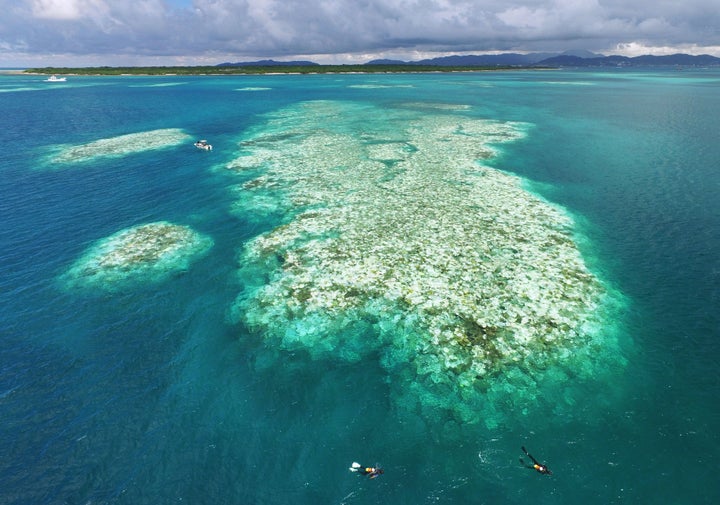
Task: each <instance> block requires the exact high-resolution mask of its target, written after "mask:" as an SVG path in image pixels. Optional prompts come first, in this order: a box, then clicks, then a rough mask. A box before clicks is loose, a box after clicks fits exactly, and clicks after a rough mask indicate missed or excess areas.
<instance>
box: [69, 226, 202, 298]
mask: <svg viewBox="0 0 720 505" xmlns="http://www.w3.org/2000/svg"><path fill="white" fill-rule="evenodd" d="M210 247H212V240H211V239H210V238H208V237H204V236H202V235H200V234H198V233H196V232H194V231H193V230H192V229H190V228H188V227H186V226H180V225H176V224H172V223H168V222H165V221H158V222H154V223H148V224H143V225H140V226H135V227H133V228H129V229H126V230H122V231H120V232H118V233H115V234H114V235H111V236H109V237H107V238H105V239H103V240H100V241H98V242H97V243H95V244H94V245H93V246H92V247H90V249H89V250H88V251H87V252H86V253H85V254H84V255H83V256H82V257H81V258H80V259H78V260H77V261H76V262H75V263H74V264H73V265H72V266H71V268H70V269H69V270H68V271H67V273H66V274H65V275H64V276H63V280H64V281H65V284H66V286H67V287H69V288H75V287H99V288H103V289H106V290H114V289H119V288H121V287H124V286H125V285H126V284H127V283H128V282H129V281H141V282H143V283H146V282H157V281H160V280H163V279H165V278H166V277H167V276H168V275H169V274H171V273H173V272H178V271H182V270H186V269H187V268H188V267H189V265H190V263H191V262H192V261H194V260H196V259H197V258H198V257H200V256H202V255H203V254H205V253H206V252H207V251H208V250H209V249H210Z"/></svg>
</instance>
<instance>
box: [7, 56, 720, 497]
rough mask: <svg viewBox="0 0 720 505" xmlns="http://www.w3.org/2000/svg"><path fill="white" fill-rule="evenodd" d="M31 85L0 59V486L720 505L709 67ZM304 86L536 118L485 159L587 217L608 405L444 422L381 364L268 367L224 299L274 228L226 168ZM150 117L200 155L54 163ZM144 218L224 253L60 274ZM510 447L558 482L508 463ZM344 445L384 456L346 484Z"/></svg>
mask: <svg viewBox="0 0 720 505" xmlns="http://www.w3.org/2000/svg"><path fill="white" fill-rule="evenodd" d="M41 80H42V79H41V78H39V77H32V76H0V111H1V112H2V114H0V131H2V132H3V138H4V143H5V149H3V150H2V151H1V152H0V339H2V340H1V341H0V418H1V419H2V424H0V440H2V443H1V444H0V502H2V503H12V504H15V503H17V504H20V503H70V504H75V503H77V504H87V503H128V504H142V503H148V504H149V503H153V504H156V503H171V502H173V503H174V502H183V503H194V504H195V503H197V504H200V503H213V504H224V503H227V504H286V503H294V504H305V503H307V504H316V503H337V504H339V503H348V504H350V503H358V504H360V503H392V504H420V503H458V504H460V503H462V504H465V503H468V504H470V503H487V504H491V503H507V504H514V503H518V504H519V503H527V502H528V501H532V502H534V503H538V504H551V503H586V504H595V503H597V504H607V503H651V502H655V503H713V502H716V501H717V500H718V499H720V486H718V485H717V462H718V461H720V443H719V442H720V440H719V437H718V430H719V429H720V407H718V398H720V365H718V358H719V357H720V311H719V310H718V307H720V197H719V196H718V195H720V142H718V140H719V139H718V131H720V94H718V92H717V90H718V89H719V87H720V72H718V71H716V70H686V71H682V72H678V71H675V70H673V71H670V70H667V71H661V70H657V71H641V72H631V71H627V70H618V71H607V72H591V71H578V72H565V71H562V72H561V71H551V72H542V71H537V72H497V73H481V74H476V73H467V74H466V73H463V74H450V75H440V74H438V75H435V74H433V75H325V76H322V75H315V76H258V77H222V78H215V77H182V78H181V77H162V78H161V77H155V78H149V77H148V78H144V77H118V78H110V77H104V78H92V77H71V78H69V80H68V82H67V83H66V84H62V85H55V84H54V85H49V84H47V83H43V82H41ZM157 84H177V85H172V86H155V85H157ZM357 85H361V86H360V87H357ZM362 85H372V86H369V87H368V86H362ZM376 85H382V86H383V87H377V86H376ZM373 86H374V87H373ZM242 88H246V90H244V91H238V90H239V89H242ZM247 88H269V89H256V90H250V89H247ZM308 100H349V101H359V102H371V103H374V104H379V105H381V106H382V105H387V106H391V105H393V104H397V103H401V102H403V103H419V104H422V103H424V102H427V103H441V102H442V103H455V104H462V105H470V106H471V107H472V111H473V112H472V114H475V115H477V116H478V117H484V118H492V119H499V120H511V121H521V122H524V123H529V124H531V125H532V127H531V128H530V129H529V131H528V136H527V138H525V139H523V140H522V141H518V142H514V143H511V144H505V145H503V147H502V155H501V156H500V157H499V158H497V159H495V160H492V164H493V166H495V167H497V168H500V169H502V170H506V171H509V172H512V173H515V174H518V175H520V176H523V177H525V178H526V179H527V180H528V181H529V187H530V188H531V189H533V190H534V191H537V192H538V193H539V194H541V195H542V196H544V197H545V198H546V199H548V200H550V201H552V202H554V203H557V204H559V205H561V206H563V207H564V208H566V209H567V210H568V211H569V212H570V213H571V214H572V215H574V216H576V218H577V223H578V234H579V239H578V240H580V247H581V250H582V252H583V254H584V256H585V259H586V261H587V263H588V264H589V265H590V268H591V269H592V270H593V271H594V272H595V273H596V274H597V275H598V276H599V277H601V278H602V279H603V280H605V281H606V282H608V283H609V284H611V285H613V286H614V287H615V288H616V289H618V290H619V291H620V292H622V293H623V294H624V296H625V297H626V299H627V300H628V304H627V307H626V310H625V311H624V313H623V314H622V321H619V322H618V323H617V325H616V326H615V327H614V328H613V329H614V330H617V329H618V328H619V329H620V331H621V332H622V335H621V344H622V348H623V352H624V353H625V357H626V359H627V366H626V367H625V369H623V370H620V371H618V372H617V375H616V376H615V377H613V379H612V380H611V381H610V382H609V383H608V384H607V388H608V390H609V391H608V392H609V394H608V398H611V399H612V400H611V401H608V400H607V399H605V400H604V401H603V403H602V408H596V405H597V403H598V398H597V396H596V394H595V392H596V390H595V389H593V388H589V389H588V394H587V396H586V398H585V400H584V402H578V403H577V405H576V407H577V411H576V412H574V413H573V415H572V416H571V417H567V416H566V417H564V418H563V417H561V416H555V415H553V411H552V409H550V410H548V411H546V412H545V413H544V414H545V415H539V416H538V417H537V418H536V419H534V420H532V422H531V423H530V425H528V424H527V423H513V422H512V421H511V420H509V421H508V422H507V423H506V424H505V425H501V426H499V427H498V428H496V429H488V428H485V427H482V426H466V427H461V429H456V428H452V427H451V428H447V429H446V428H444V427H443V426H444V420H443V419H431V420H419V419H408V418H406V417H403V416H401V415H398V414H397V412H396V408H395V406H394V405H393V403H392V401H391V398H390V396H389V392H388V391H389V386H388V384H387V378H386V375H385V374H384V373H383V371H382V370H381V369H380V368H379V367H378V365H377V363H376V362H360V363H346V362H341V361H338V362H333V361H329V362H328V361H324V362H322V363H320V364H318V363H308V361H307V357H304V356H303V355H301V354H295V353H287V355H282V366H278V361H277V360H276V359H271V358H268V357H267V355H268V353H269V352H270V351H271V350H268V349H267V348H266V345H265V344H264V342H263V340H262V336H260V335H250V334H248V333H247V331H246V330H245V329H244V328H243V327H242V326H241V325H238V324H235V323H233V322H232V321H233V320H232V318H230V317H229V310H230V307H231V304H232V303H233V300H234V299H235V297H236V296H237V293H238V290H239V287H238V286H239V284H240V280H239V279H238V278H237V273H236V272H237V267H238V265H237V261H238V251H239V248H240V247H241V246H242V244H243V243H244V242H245V241H247V240H249V239H251V238H252V237H255V236H257V235H258V234H259V233H262V232H263V231H265V230H267V229H270V228H271V227H273V226H276V225H277V224H278V223H273V222H271V221H269V220H268V221H265V222H263V221H258V220H257V219H252V216H243V215H242V214H239V213H237V212H232V211H231V208H232V204H233V200H234V198H235V196H233V194H232V191H231V190H230V189H231V188H232V186H234V185H236V184H237V183H238V180H237V178H236V177H235V176H233V175H231V174H229V173H228V172H227V171H226V170H225V169H224V167H225V166H226V165H227V163H229V162H231V161H232V160H233V159H234V158H235V157H236V156H237V152H238V146H239V143H240V142H241V141H242V139H243V136H244V135H245V134H246V132H247V131H248V130H249V129H251V128H253V127H255V126H256V125H257V124H259V123H261V122H262V121H263V119H262V118H263V116H262V115H263V114H265V113H269V112H273V111H276V110H279V109H281V108H283V107H286V106H288V105H292V104H295V103H298V102H302V101H308ZM161 128H181V129H183V130H184V131H185V132H187V133H188V134H189V135H191V136H192V137H197V138H200V137H202V138H207V139H209V140H210V141H211V142H212V143H213V144H214V145H215V149H214V150H213V151H212V152H210V153H205V152H200V151H198V150H196V149H195V148H194V147H192V145H191V143H190V144H182V145H176V146H171V147H168V148H167V149H161V150H154V151H146V152H137V153H130V154H126V155H124V156H122V157H115V158H109V157H106V158H97V159H94V160H92V161H89V162H86V163H79V164H74V165H68V166H50V165H48V163H47V156H48V153H49V152H50V151H51V148H53V147H54V146H58V145H60V144H72V145H78V144H83V143H87V142H92V141H94V140H97V139H102V138H110V137H116V136H119V135H124V134H127V133H134V132H142V131H150V130H154V129H161ZM158 220H168V221H172V222H176V223H180V224H184V225H188V226H191V227H192V228H193V229H195V230H196V231H198V232H200V233H203V234H206V235H208V236H211V237H212V238H213V240H214V243H215V245H214V247H213V248H212V250H211V251H210V253H209V254H208V255H206V256H204V257H203V258H201V259H199V260H198V261H196V262H195V263H193V265H192V266H191V268H189V269H187V271H184V272H180V273H177V274H176V275H174V276H172V277H171V278H170V279H167V280H166V281H164V282H162V283H160V284H143V283H141V282H140V283H137V285H136V286H135V287H134V288H133V289H127V290H124V291H122V292H113V293H102V292H68V291H66V290H64V289H62V286H61V285H60V283H59V282H58V278H59V277H60V275H61V274H62V273H63V272H64V271H65V270H66V269H67V268H68V266H69V265H70V264H72V262H73V261H75V260H76V259H77V258H78V257H79V256H80V255H82V253H83V252H84V251H85V250H86V248H87V247H88V246H89V245H90V244H92V243H93V242H94V241H96V240H98V239H101V238H103V237H107V236H109V235H111V234H113V233H115V232H117V231H118V230H121V229H124V228H128V227H130V226H134V225H137V224H141V223H146V222H150V221H158ZM609 324H610V323H609ZM544 401H545V402H546V403H547V404H550V405H552V398H546V399H544ZM521 445H525V446H527V448H528V449H529V450H530V452H532V453H534V455H535V456H537V457H538V458H541V459H543V460H544V461H546V462H547V463H548V464H549V466H550V467H551V468H552V469H553V471H554V475H553V476H552V477H549V478H548V477H543V476H540V475H538V474H535V473H534V472H531V471H528V470H526V469H524V468H522V467H521V466H520V465H519V463H518V457H520V456H522V453H521V452H520V446H521ZM354 460H358V461H361V462H363V463H365V464H374V463H376V462H377V463H379V464H381V465H382V466H383V467H384V468H385V470H386V473H385V475H383V476H382V477H381V478H379V479H376V480H372V481H370V480H365V479H359V478H357V477H356V476H354V475H352V474H350V473H349V472H348V471H347V467H348V465H349V463H350V462H352V461H354Z"/></svg>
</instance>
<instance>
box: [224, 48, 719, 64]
mask: <svg viewBox="0 0 720 505" xmlns="http://www.w3.org/2000/svg"><path fill="white" fill-rule="evenodd" d="M308 65H319V64H318V63H315V62H312V61H275V60H260V61H247V62H238V63H220V64H219V65H217V66H218V67H250V66H254V67H259V66H263V67H269V66H308ZM366 65H435V66H439V67H473V66H475V67H480V66H482V67H493V66H498V67H507V66H515V67H533V66H537V67H648V66H696V67H706V66H720V58H717V57H715V56H710V55H707V54H703V55H699V56H693V55H690V54H671V55H666V56H652V55H645V56H635V57H628V56H605V55H602V54H596V53H591V52H590V51H566V52H564V53H529V54H520V53H501V54H478V55H467V56H457V55H455V56H441V57H438V58H430V59H424V60H416V61H402V60H372V61H369V62H367V63H366Z"/></svg>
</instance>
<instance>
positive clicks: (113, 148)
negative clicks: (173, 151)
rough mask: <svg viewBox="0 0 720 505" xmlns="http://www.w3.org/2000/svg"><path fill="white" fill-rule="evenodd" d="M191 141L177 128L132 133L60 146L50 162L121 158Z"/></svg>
mask: <svg viewBox="0 0 720 505" xmlns="http://www.w3.org/2000/svg"><path fill="white" fill-rule="evenodd" d="M189 140H190V136H189V135H188V134H186V133H185V132H183V131H182V130H180V129H177V128H165V129H160V130H152V131H147V132H139V133H130V134H127V135H120V136H118V137H112V138H107V139H100V140H95V141H93V142H89V143H87V144H80V145H76V146H59V147H58V148H57V149H56V150H55V151H56V153H55V154H54V155H53V156H52V157H51V160H50V161H51V162H52V163H78V162H84V161H88V160H91V159H94V158H98V157H121V156H125V155H127V154H131V153H136V152H141V151H149V150H152V149H162V148H165V147H170V146H173V145H177V144H182V143H183V142H188V141H189Z"/></svg>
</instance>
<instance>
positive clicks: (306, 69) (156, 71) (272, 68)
mask: <svg viewBox="0 0 720 505" xmlns="http://www.w3.org/2000/svg"><path fill="white" fill-rule="evenodd" d="M522 68H537V67H518V66H510V65H508V66H465V65H463V66H441V65H392V64H390V65H384V64H383V65H297V66H295V65H257V66H254V65H251V66H191V67H109V66H108V67H105V66H103V67H78V68H71V67H42V68H28V69H26V70H24V73H26V74H41V75H46V74H47V75H51V74H55V75H248V74H249V75H256V74H340V73H403V72H407V73H410V72H412V73H422V72H479V71H487V70H518V69H522Z"/></svg>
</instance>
